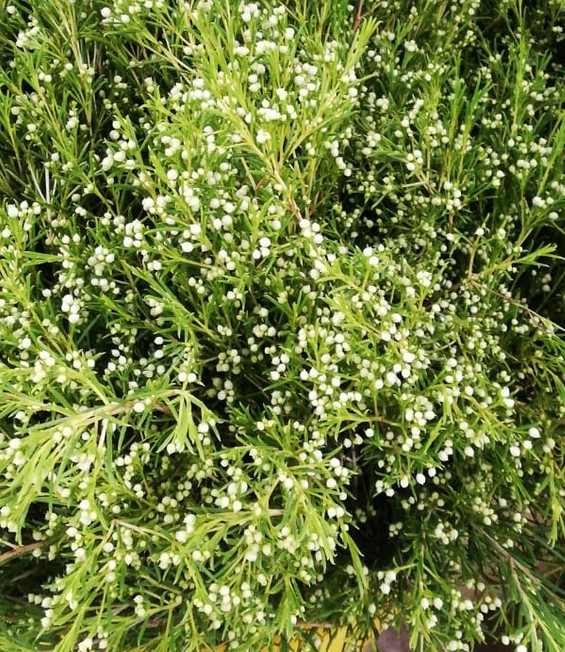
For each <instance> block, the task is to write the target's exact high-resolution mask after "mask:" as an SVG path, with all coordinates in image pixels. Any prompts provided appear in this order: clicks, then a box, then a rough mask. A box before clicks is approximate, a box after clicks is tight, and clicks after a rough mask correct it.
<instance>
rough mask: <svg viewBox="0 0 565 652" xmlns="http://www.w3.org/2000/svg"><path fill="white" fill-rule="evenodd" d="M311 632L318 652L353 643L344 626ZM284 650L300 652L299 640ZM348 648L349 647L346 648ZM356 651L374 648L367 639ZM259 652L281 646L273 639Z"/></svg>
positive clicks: (223, 650) (339, 650) (340, 651)
mask: <svg viewBox="0 0 565 652" xmlns="http://www.w3.org/2000/svg"><path fill="white" fill-rule="evenodd" d="M312 634H313V635H314V636H316V637H317V638H319V639H320V641H321V642H320V646H319V647H318V651H319V652H344V651H345V650H346V647H345V646H346V643H349V644H350V645H351V644H352V643H353V641H352V639H351V632H350V631H349V636H348V629H347V628H346V627H339V628H338V629H335V628H331V629H330V628H320V629H318V630H315V631H312ZM285 649H286V650H292V652H300V650H301V647H300V642H299V641H298V640H293V641H291V642H290V645H289V647H288V648H285ZM348 649H351V647H350V648H348ZM227 650H228V647H227V646H226V645H222V646H220V647H219V648H218V650H217V652H227ZM355 650H356V652H372V651H373V650H376V648H375V647H374V646H373V645H371V643H370V642H369V641H367V643H366V644H365V645H364V646H363V647H357V648H355ZM261 652H281V648H280V647H279V645H278V642H277V641H273V645H272V646H269V647H268V648H267V647H264V648H262V650H261Z"/></svg>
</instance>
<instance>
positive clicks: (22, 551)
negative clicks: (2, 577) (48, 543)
mask: <svg viewBox="0 0 565 652" xmlns="http://www.w3.org/2000/svg"><path fill="white" fill-rule="evenodd" d="M42 545H43V542H42V541H38V542H37V543H28V544H27V545H25V546H16V547H15V548H12V550H8V552H3V553H2V554H1V555H0V564H2V563H3V562H5V561H8V560H9V559H12V557H20V556H21V555H27V553H28V552H32V551H33V550H37V548H41V546H42Z"/></svg>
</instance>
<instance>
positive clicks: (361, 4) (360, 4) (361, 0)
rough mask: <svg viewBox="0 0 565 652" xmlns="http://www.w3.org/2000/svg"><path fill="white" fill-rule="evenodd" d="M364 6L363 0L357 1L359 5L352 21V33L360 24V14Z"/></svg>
mask: <svg viewBox="0 0 565 652" xmlns="http://www.w3.org/2000/svg"><path fill="white" fill-rule="evenodd" d="M364 4H365V0H359V4H358V5H357V12H356V14H355V20H354V21H353V31H355V30H356V29H357V28H358V27H359V24H360V23H361V19H362V17H363V16H362V12H363V5H364Z"/></svg>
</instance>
